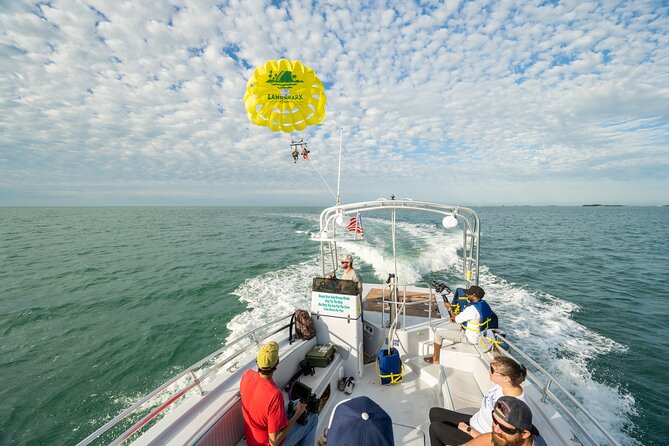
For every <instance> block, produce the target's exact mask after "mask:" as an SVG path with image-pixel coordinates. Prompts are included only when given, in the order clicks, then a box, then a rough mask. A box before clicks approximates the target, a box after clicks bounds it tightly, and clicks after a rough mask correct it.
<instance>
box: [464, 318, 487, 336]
mask: <svg viewBox="0 0 669 446" xmlns="http://www.w3.org/2000/svg"><path fill="white" fill-rule="evenodd" d="M490 319H491V318H488V319H486V320H485V321H483V322H481V323H480V324H476V323H474V322H471V321H467V325H465V324H460V326H461V327H462V328H464V329H465V330H469V331H475V332H476V333H480V332H482V331H486V330H487V329H488V322H490ZM469 325H476V326H477V327H478V328H469ZM483 325H485V328H484V329H481V327H482V326H483Z"/></svg>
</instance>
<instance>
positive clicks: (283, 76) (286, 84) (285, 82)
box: [267, 70, 302, 88]
mask: <svg viewBox="0 0 669 446" xmlns="http://www.w3.org/2000/svg"><path fill="white" fill-rule="evenodd" d="M267 83H268V84H272V85H274V86H275V87H277V88H293V87H294V86H295V85H297V84H301V83H302V81H301V80H300V79H298V78H297V76H296V75H295V74H293V72H292V71H287V70H286V71H278V72H277V73H276V74H274V73H273V72H272V70H270V71H269V79H268V80H267Z"/></svg>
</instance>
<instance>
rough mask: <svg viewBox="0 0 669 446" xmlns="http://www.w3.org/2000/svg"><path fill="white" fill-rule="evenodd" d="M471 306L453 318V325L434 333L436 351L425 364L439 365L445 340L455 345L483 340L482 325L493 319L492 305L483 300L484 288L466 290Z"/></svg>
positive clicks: (473, 287) (426, 359)
mask: <svg viewBox="0 0 669 446" xmlns="http://www.w3.org/2000/svg"><path fill="white" fill-rule="evenodd" d="M465 294H466V296H467V300H468V301H469V305H467V308H465V309H464V310H463V311H462V312H460V313H459V314H458V315H457V316H455V317H451V323H450V324H448V325H446V326H444V327H441V328H438V329H437V330H436V331H435V332H434V350H433V353H432V356H426V357H425V358H423V359H425V362H428V363H430V364H439V353H440V352H441V344H442V342H444V340H447V341H451V342H452V343H454V344H457V343H459V342H467V343H469V344H476V343H478V342H479V341H480V339H481V331H480V325H479V324H480V323H481V321H486V320H487V319H489V318H490V317H491V315H492V314H493V313H492V310H491V309H490V305H488V303H487V302H485V301H484V300H483V296H484V295H485V291H483V288H481V287H479V286H476V285H472V286H470V287H469V288H468V289H466V290H465Z"/></svg>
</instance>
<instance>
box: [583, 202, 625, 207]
mask: <svg viewBox="0 0 669 446" xmlns="http://www.w3.org/2000/svg"><path fill="white" fill-rule="evenodd" d="M581 206H583V207H588V206H589V207H598V208H603V207H607V208H608V207H621V206H623V205H622V204H597V203H595V204H582V205H581Z"/></svg>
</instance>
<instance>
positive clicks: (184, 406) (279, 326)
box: [79, 197, 619, 446]
mask: <svg viewBox="0 0 669 446" xmlns="http://www.w3.org/2000/svg"><path fill="white" fill-rule="evenodd" d="M405 213H420V214H423V216H425V218H429V219H434V220H435V223H436V224H441V225H442V226H443V227H444V230H445V231H461V232H462V245H461V248H460V253H461V263H460V268H459V270H460V272H459V274H461V277H460V278H459V281H458V283H457V284H453V286H454V285H459V286H462V287H463V288H465V287H469V286H470V285H478V283H479V251H480V249H479V248H480V237H481V230H480V222H479V218H478V215H477V214H476V212H475V211H474V210H473V209H470V208H467V207H461V206H453V205H446V204H440V203H433V202H426V201H414V200H411V199H395V198H394V197H391V199H377V200H372V201H365V202H359V203H352V204H338V205H335V206H332V207H328V208H326V209H324V210H323V211H322V212H321V214H320V217H319V230H318V232H317V233H315V234H314V235H313V236H312V237H311V238H312V239H313V240H314V241H315V242H316V243H319V245H320V271H319V275H318V277H314V278H313V283H312V284H311V285H312V286H311V307H310V308H309V309H307V310H309V311H310V314H311V316H312V319H313V321H314V326H315V329H316V336H315V337H313V338H312V339H296V338H295V336H293V328H294V327H293V325H292V324H291V317H292V313H291V314H285V315H277V318H276V319H274V320H271V321H266V322H265V323H264V324H263V325H261V326H258V327H255V328H254V329H252V330H250V331H248V332H247V333H244V334H243V335H241V336H238V337H236V338H235V339H229V340H228V341H227V343H226V345H225V346H223V347H222V348H221V349H219V350H217V351H215V352H213V353H212V354H210V355H209V356H207V357H206V358H203V359H202V360H200V361H198V362H197V363H196V364H194V365H193V366H191V367H189V368H187V369H186V370H184V371H183V372H181V373H179V374H178V375H177V376H175V377H174V378H172V379H171V380H169V381H168V382H166V383H164V384H163V385H161V386H160V387H158V388H157V389H155V390H154V391H152V392H150V393H149V394H147V395H146V396H144V397H143V398H141V399H139V400H138V401H137V402H136V403H134V404H133V405H132V406H130V407H128V408H127V409H126V410H124V411H123V412H121V413H120V414H118V415H117V416H116V417H114V418H113V419H111V420H110V421H109V422H107V423H106V424H105V425H104V426H102V427H100V428H99V429H97V430H96V431H95V432H93V433H91V434H90V435H89V436H88V437H86V438H85V439H84V440H82V441H81V442H80V443H79V445H80V446H85V445H89V444H110V445H119V444H132V445H136V446H140V445H166V444H169V445H198V446H208V445H222V446H235V445H244V444H246V442H245V440H244V430H243V417H242V410H241V398H240V393H239V383H240V380H241V377H242V374H243V373H244V372H245V371H246V370H249V369H255V368H256V363H255V360H256V353H257V351H258V348H259V346H260V345H262V344H263V343H265V342H267V341H269V340H274V341H276V342H278V344H279V346H280V362H279V364H278V366H277V370H276V371H275V373H274V376H273V379H274V381H275V382H276V383H277V385H278V386H279V387H280V388H284V386H286V385H287V384H288V383H289V382H290V381H291V380H295V379H298V380H299V382H301V383H302V384H303V385H304V386H306V387H307V388H308V389H309V391H310V392H311V393H312V394H313V395H315V397H316V399H317V401H318V402H319V404H318V405H317V409H315V410H317V411H318V413H319V425H318V432H319V434H320V433H321V432H323V431H324V429H325V428H326V427H328V425H329V423H330V422H331V420H332V415H333V411H334V408H335V407H337V405H338V404H340V403H342V402H343V401H346V400H347V399H349V398H352V397H357V396H366V397H368V398H370V399H371V400H372V401H374V402H375V403H377V404H378V405H379V406H380V407H381V408H383V409H384V410H385V411H386V412H387V413H388V414H389V415H390V417H391V419H392V425H393V437H394V441H395V444H397V445H428V444H429V435H428V429H429V423H430V422H429V419H428V414H429V410H430V408H431V407H436V406H438V407H445V408H447V409H452V410H456V411H459V412H466V413H472V414H473V413H474V412H475V411H476V410H478V408H479V407H480V402H481V399H482V397H483V395H484V394H485V393H486V391H487V390H488V389H489V388H490V387H491V386H492V383H491V382H490V379H489V367H490V362H491V360H492V359H493V358H494V357H495V355H507V356H510V357H512V358H514V359H516V360H517V361H518V362H520V363H523V364H524V365H525V366H526V367H527V368H528V375H527V379H526V381H525V382H524V383H523V387H524V392H525V395H526V400H527V403H528V405H529V407H530V408H531V410H532V413H533V423H534V425H535V426H536V427H537V428H538V430H539V431H540V432H541V436H542V437H543V438H544V440H545V441H546V443H547V444H548V445H551V446H553V445H560V446H561V445H565V446H566V445H570V446H574V445H583V446H590V445H600V444H610V445H615V446H617V445H619V442H618V441H617V440H616V439H615V438H613V437H612V436H611V434H610V433H609V432H608V430H607V429H606V428H605V427H604V426H603V425H602V424H601V423H600V422H599V421H598V420H596V419H595V418H594V417H593V416H592V415H591V414H590V413H589V412H588V410H586V409H585V407H583V405H582V404H581V403H580V402H579V401H578V400H577V399H576V398H575V397H574V396H573V395H571V394H570V393H569V392H568V391H567V390H566V389H565V388H564V387H563V386H562V385H560V383H559V382H558V381H557V380H556V379H555V377H554V376H552V375H551V374H550V373H549V372H548V371H547V370H545V369H544V368H543V367H542V366H541V365H540V364H538V363H537V362H535V361H534V360H533V359H532V358H531V357H530V355H528V354H527V353H526V352H524V351H523V350H522V348H521V347H520V346H519V345H516V343H514V342H513V341H512V340H511V339H508V338H507V337H506V336H505V335H504V333H503V331H502V330H494V329H492V328H491V329H489V330H487V331H486V332H485V333H484V336H483V337H482V342H481V343H480V344H477V345H472V344H464V343H460V344H452V345H446V344H445V345H443V346H442V350H441V361H440V364H439V365H437V364H428V363H427V362H425V361H424V360H423V357H424V356H425V355H430V354H431V353H432V348H433V337H434V330H436V329H437V328H439V327H440V326H442V325H444V324H447V323H449V317H448V311H447V309H446V306H445V300H446V299H447V298H448V294H449V293H448V292H449V291H450V290H449V287H448V286H447V285H446V284H444V283H441V282H431V283H403V282H402V280H401V279H402V278H401V277H399V276H398V274H397V249H398V244H397V227H398V217H399V218H400V220H401V218H402V216H403V215H404V214H405ZM363 215H384V218H386V219H387V221H389V225H387V226H388V228H389V230H390V235H391V238H392V251H393V252H392V257H393V263H392V264H393V268H394V271H393V272H391V273H390V274H389V276H388V280H387V281H386V282H385V283H371V282H365V283H364V284H363V291H362V299H360V298H359V297H358V295H357V292H356V289H355V287H352V286H351V285H352V284H353V282H351V281H346V280H339V279H336V278H335V277H333V274H332V272H333V271H336V268H337V265H338V262H337V261H338V258H339V255H340V254H341V252H342V248H341V245H342V244H343V243H344V242H346V243H348V242H356V243H364V242H363V238H362V237H361V236H360V235H359V234H358V232H359V231H357V227H355V228H353V229H354V230H352V231H351V230H349V229H350V227H349V222H350V221H351V219H352V218H356V219H357V220H356V221H358V222H359V221H360V218H361V216H363ZM388 217H389V218H388ZM356 225H357V224H356ZM403 249H407V248H406V247H404V248H403ZM276 299H281V296H276ZM500 326H501V328H502V329H503V328H504V322H503V317H502V318H501V320H500ZM327 344H332V345H333V346H334V349H335V353H334V355H333V356H332V359H331V361H330V362H329V363H327V364H323V366H322V367H313V368H312V370H311V371H312V372H313V373H308V372H307V373H305V374H301V373H300V371H301V370H302V369H303V368H302V367H301V365H300V363H301V362H302V361H303V360H304V359H305V357H306V355H307V354H308V353H309V352H311V351H312V350H313V349H314V347H316V346H317V345H327ZM384 352H386V353H384ZM384 354H396V355H397V356H398V357H399V359H400V362H401V366H400V370H394V371H391V372H388V371H387V370H384V369H383V367H380V365H379V364H380V362H381V360H380V359H379V358H380V357H382V356H383V355H384ZM346 377H353V378H354V382H355V386H354V387H353V389H352V393H351V394H348V393H346V392H342V391H340V390H339V389H338V384H339V383H340V381H341V380H342V378H344V379H346Z"/></svg>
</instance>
